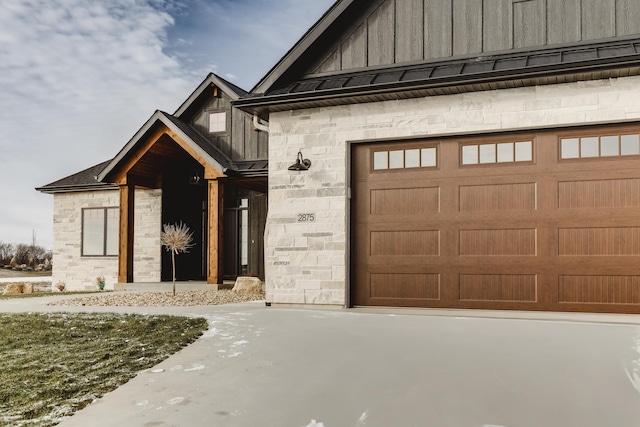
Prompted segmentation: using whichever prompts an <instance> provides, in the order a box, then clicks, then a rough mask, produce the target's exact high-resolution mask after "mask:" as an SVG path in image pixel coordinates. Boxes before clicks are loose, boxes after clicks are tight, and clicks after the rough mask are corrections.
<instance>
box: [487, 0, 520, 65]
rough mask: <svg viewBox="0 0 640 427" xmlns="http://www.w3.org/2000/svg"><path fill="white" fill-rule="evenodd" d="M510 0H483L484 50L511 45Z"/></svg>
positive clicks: (489, 50) (504, 48) (511, 20)
mask: <svg viewBox="0 0 640 427" xmlns="http://www.w3.org/2000/svg"><path fill="white" fill-rule="evenodd" d="M511 2H512V0H484V4H483V8H482V9H483V19H482V27H483V28H482V44H483V49H482V50H483V51H484V52H491V51H498V50H507V49H511V47H512V46H513V13H512V10H511Z"/></svg>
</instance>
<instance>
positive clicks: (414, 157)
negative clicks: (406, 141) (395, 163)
mask: <svg viewBox="0 0 640 427" xmlns="http://www.w3.org/2000/svg"><path fill="white" fill-rule="evenodd" d="M404 157H405V160H404V164H405V167H406V168H419V167H420V150H418V149H416V150H407V151H405V152H404Z"/></svg>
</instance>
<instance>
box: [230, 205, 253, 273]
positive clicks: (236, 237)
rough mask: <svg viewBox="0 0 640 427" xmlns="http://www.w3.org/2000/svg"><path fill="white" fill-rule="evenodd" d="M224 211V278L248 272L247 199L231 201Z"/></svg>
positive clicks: (248, 231) (248, 230)
mask: <svg viewBox="0 0 640 427" xmlns="http://www.w3.org/2000/svg"><path fill="white" fill-rule="evenodd" d="M227 206H228V207H227V208H226V209H225V214H224V218H225V227H224V233H225V250H224V253H225V269H224V271H225V276H228V277H237V276H246V275H247V274H248V272H249V233H250V229H249V199H236V200H233V201H231V203H230V204H229V205H227Z"/></svg>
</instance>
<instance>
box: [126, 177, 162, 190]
mask: <svg viewBox="0 0 640 427" xmlns="http://www.w3.org/2000/svg"><path fill="white" fill-rule="evenodd" d="M158 181H159V179H157V178H150V177H147V176H142V175H132V174H128V175H127V182H126V184H127V185H135V186H136V187H143V188H150V189H158V188H161V187H159V186H158Z"/></svg>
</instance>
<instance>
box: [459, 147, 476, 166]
mask: <svg viewBox="0 0 640 427" xmlns="http://www.w3.org/2000/svg"><path fill="white" fill-rule="evenodd" d="M462 164H463V165H477V164H478V146H477V145H465V146H464V147H462Z"/></svg>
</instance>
